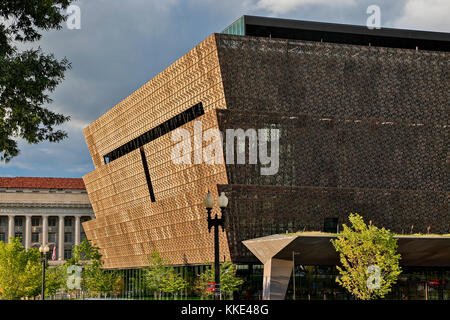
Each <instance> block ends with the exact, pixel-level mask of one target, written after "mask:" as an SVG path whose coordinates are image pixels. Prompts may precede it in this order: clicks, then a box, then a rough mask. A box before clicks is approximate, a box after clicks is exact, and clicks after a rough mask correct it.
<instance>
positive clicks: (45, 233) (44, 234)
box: [41, 216, 48, 247]
mask: <svg viewBox="0 0 450 320" xmlns="http://www.w3.org/2000/svg"><path fill="white" fill-rule="evenodd" d="M41 242H42V244H43V245H44V247H45V245H46V244H47V242H48V216H42V241H41Z"/></svg>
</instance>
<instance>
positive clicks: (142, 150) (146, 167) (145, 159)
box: [140, 148, 156, 202]
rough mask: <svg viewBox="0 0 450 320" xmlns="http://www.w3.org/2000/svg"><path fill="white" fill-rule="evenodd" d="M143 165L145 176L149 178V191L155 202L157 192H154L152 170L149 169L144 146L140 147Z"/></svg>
mask: <svg viewBox="0 0 450 320" xmlns="http://www.w3.org/2000/svg"><path fill="white" fill-rule="evenodd" d="M140 151H141V159H142V165H143V166H144V172H145V178H146V179H147V186H148V192H150V199H151V200H152V202H155V201H156V199H155V193H154V192H153V185H152V180H151V179H150V172H149V171H148V165H147V158H146V157H145V152H144V148H140Z"/></svg>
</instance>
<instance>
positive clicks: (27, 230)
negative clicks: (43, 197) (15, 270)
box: [25, 216, 31, 249]
mask: <svg viewBox="0 0 450 320" xmlns="http://www.w3.org/2000/svg"><path fill="white" fill-rule="evenodd" d="M29 248H31V216H25V249H29Z"/></svg>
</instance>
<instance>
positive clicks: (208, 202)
mask: <svg viewBox="0 0 450 320" xmlns="http://www.w3.org/2000/svg"><path fill="white" fill-rule="evenodd" d="M217 203H218V204H219V207H220V211H221V213H222V217H220V218H218V217H217V213H216V214H215V215H214V219H212V218H211V211H212V208H213V207H214V198H213V197H212V195H211V192H209V191H208V195H207V196H206V199H205V207H206V211H207V212H208V231H209V232H211V228H212V227H214V282H215V290H214V300H220V261H219V226H221V227H222V232H223V231H224V230H225V208H226V207H227V205H228V198H227V197H226V196H225V192H222V193H221V194H220V197H219V199H218V201H217Z"/></svg>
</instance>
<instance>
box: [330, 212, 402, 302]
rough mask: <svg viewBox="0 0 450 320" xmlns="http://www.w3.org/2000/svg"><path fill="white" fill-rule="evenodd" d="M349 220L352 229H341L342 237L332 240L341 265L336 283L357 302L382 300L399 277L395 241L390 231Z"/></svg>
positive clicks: (355, 217) (360, 220)
mask: <svg viewBox="0 0 450 320" xmlns="http://www.w3.org/2000/svg"><path fill="white" fill-rule="evenodd" d="M349 220H350V223H351V227H348V226H346V225H343V227H344V230H343V232H342V234H340V235H339V236H338V238H337V239H335V240H331V243H332V244H333V246H334V247H335V249H336V251H337V252H338V253H339V256H340V261H341V265H342V266H337V269H338V270H339V273H340V278H337V280H336V281H337V282H338V283H339V284H340V285H341V286H343V287H344V288H345V289H347V290H348V291H349V292H350V293H351V294H353V295H354V296H355V297H356V298H358V299H361V300H370V299H377V298H383V297H384V296H385V295H386V294H387V293H389V292H390V291H391V287H392V285H393V284H395V283H396V281H397V278H398V276H399V274H400V273H401V268H400V266H399V261H400V259H401V257H400V254H398V253H397V239H395V238H394V234H393V233H392V232H390V231H389V230H386V229H384V228H382V229H379V228H377V227H375V226H373V225H372V223H371V222H370V223H369V225H366V223H364V220H363V218H362V217H361V216H360V215H358V214H351V215H350V216H349Z"/></svg>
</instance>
